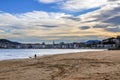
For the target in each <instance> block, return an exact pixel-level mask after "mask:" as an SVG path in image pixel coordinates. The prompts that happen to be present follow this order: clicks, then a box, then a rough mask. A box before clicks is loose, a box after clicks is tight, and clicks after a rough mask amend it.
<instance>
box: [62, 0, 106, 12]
mask: <svg viewBox="0 0 120 80" xmlns="http://www.w3.org/2000/svg"><path fill="white" fill-rule="evenodd" d="M106 2H107V0H66V1H65V2H63V4H61V5H62V7H61V8H62V9H64V10H69V11H80V10H84V9H90V8H95V7H101V6H103V5H105V4H106Z"/></svg>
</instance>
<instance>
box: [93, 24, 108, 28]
mask: <svg viewBox="0 0 120 80" xmlns="http://www.w3.org/2000/svg"><path fill="white" fill-rule="evenodd" d="M108 26H109V25H107V24H98V25H95V26H93V28H107V27H108Z"/></svg>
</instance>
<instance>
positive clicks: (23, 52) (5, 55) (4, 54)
mask: <svg viewBox="0 0 120 80" xmlns="http://www.w3.org/2000/svg"><path fill="white" fill-rule="evenodd" d="M88 51H103V50H102V49H0V60H9V59H22V58H29V57H34V55H35V54H36V55H37V56H44V55H53V54H65V53H72V52H88Z"/></svg>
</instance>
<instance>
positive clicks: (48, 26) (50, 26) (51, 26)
mask: <svg viewBox="0 0 120 80" xmlns="http://www.w3.org/2000/svg"><path fill="white" fill-rule="evenodd" d="M36 26H42V27H47V28H54V27H59V26H56V25H36Z"/></svg>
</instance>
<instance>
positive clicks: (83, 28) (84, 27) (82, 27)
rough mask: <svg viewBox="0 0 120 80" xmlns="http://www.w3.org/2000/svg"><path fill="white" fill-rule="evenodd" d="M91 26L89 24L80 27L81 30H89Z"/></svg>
mask: <svg viewBox="0 0 120 80" xmlns="http://www.w3.org/2000/svg"><path fill="white" fill-rule="evenodd" d="M89 28H90V27H89V26H81V27H79V29H81V30H87V29H89Z"/></svg>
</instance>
